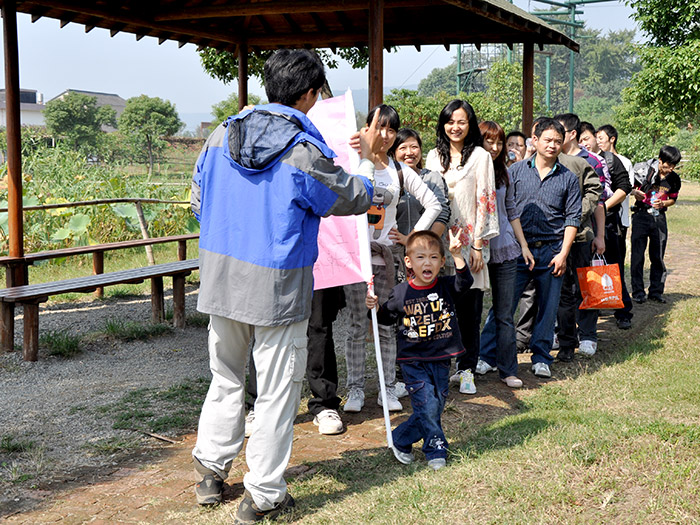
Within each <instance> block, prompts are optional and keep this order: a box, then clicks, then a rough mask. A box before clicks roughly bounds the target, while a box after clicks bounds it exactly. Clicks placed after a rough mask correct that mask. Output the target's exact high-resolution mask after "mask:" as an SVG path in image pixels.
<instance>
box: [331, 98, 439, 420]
mask: <svg viewBox="0 0 700 525" xmlns="http://www.w3.org/2000/svg"><path fill="white" fill-rule="evenodd" d="M376 111H379V119H378V125H379V126H380V127H381V134H382V137H383V138H384V142H383V145H382V150H381V153H380V154H379V156H378V160H377V161H376V162H375V165H374V169H375V171H374V197H373V199H372V207H371V208H370V209H369V211H368V212H367V219H368V222H369V238H370V244H371V249H372V273H373V274H374V293H375V295H377V296H378V297H379V302H380V303H384V302H385V301H387V300H388V299H389V292H390V291H391V289H392V288H393V287H394V285H395V284H396V282H395V272H394V257H393V255H392V251H391V247H392V245H393V244H394V241H393V240H392V238H393V237H394V236H395V234H393V233H392V230H394V232H395V231H396V205H397V203H398V202H399V197H400V194H401V193H402V192H403V191H404V190H405V191H407V192H409V193H410V194H411V195H413V196H414V197H416V198H417V199H418V201H419V202H420V203H421V205H422V206H423V208H424V210H425V211H424V212H423V214H422V215H421V217H420V219H419V220H418V222H417V223H416V225H415V227H414V229H415V230H427V229H429V228H430V226H431V225H432V224H433V222H434V221H435V219H436V218H437V216H438V215H439V214H440V203H439V202H438V199H437V197H435V194H434V193H433V192H432V191H430V188H428V186H427V185H426V184H425V183H424V182H423V180H422V179H421V177H420V176H419V175H418V174H417V173H416V172H415V171H414V170H413V169H412V168H410V167H409V166H407V165H406V164H403V163H400V162H396V161H394V160H392V159H390V158H389V156H388V155H387V152H388V151H389V148H391V146H392V145H393V144H394V141H395V140H396V132H397V131H398V130H399V128H400V127H401V120H400V119H399V114H398V113H397V112H396V110H395V109H394V108H393V107H392V106H388V105H386V104H380V105H379V106H376V107H374V108H373V109H372V110H371V111H370V112H369V114H368V115H367V125H369V124H370V123H371V122H372V119H373V118H374V114H375V112H376ZM344 289H345V299H346V302H347V306H348V311H349V314H350V327H349V331H348V338H347V341H346V345H345V358H346V362H347V374H348V375H347V389H348V396H347V400H346V402H345V405H344V406H343V410H344V411H345V412H359V411H360V410H362V407H363V406H364V402H365V394H364V387H365V359H366V353H367V352H366V343H365V338H366V336H367V332H368V329H369V319H368V317H367V307H366V306H365V296H366V295H367V285H366V284H365V283H358V284H350V285H347V286H345V287H344ZM379 341H380V344H381V354H382V368H383V369H384V380H385V382H386V385H387V400H388V405H389V406H388V408H389V410H392V411H396V410H401V409H402V408H403V407H402V406H401V402H400V401H399V400H398V398H397V397H396V394H395V392H394V383H395V380H396V337H395V330H394V327H391V326H383V325H379ZM378 403H379V404H380V405H381V396H380V397H379V399H378Z"/></svg>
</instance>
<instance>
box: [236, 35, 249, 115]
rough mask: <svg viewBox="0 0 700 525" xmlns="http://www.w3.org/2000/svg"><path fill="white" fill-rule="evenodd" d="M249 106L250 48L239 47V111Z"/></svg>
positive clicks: (242, 44) (244, 45)
mask: <svg viewBox="0 0 700 525" xmlns="http://www.w3.org/2000/svg"><path fill="white" fill-rule="evenodd" d="M247 105H248V46H247V45H246V44H244V43H241V44H239V45H238V111H239V112H240V111H243V108H244V107H245V106H247Z"/></svg>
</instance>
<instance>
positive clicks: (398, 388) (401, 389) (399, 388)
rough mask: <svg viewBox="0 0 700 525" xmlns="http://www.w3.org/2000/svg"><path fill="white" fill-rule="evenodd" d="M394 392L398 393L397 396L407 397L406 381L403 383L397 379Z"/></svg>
mask: <svg viewBox="0 0 700 525" xmlns="http://www.w3.org/2000/svg"><path fill="white" fill-rule="evenodd" d="M394 394H396V397H398V398H399V399H401V398H402V397H406V396H407V395H408V390H406V383H402V382H401V381H397V382H396V383H394Z"/></svg>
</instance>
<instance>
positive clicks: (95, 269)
mask: <svg viewBox="0 0 700 525" xmlns="http://www.w3.org/2000/svg"><path fill="white" fill-rule="evenodd" d="M102 273H105V252H103V251H97V252H92V274H93V275H100V274H102ZM104 294H105V289H104V287H102V286H98V287H97V289H96V290H95V297H103V296H104Z"/></svg>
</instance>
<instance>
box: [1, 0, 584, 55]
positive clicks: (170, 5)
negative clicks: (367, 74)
mask: <svg viewBox="0 0 700 525" xmlns="http://www.w3.org/2000/svg"><path fill="white" fill-rule="evenodd" d="M3 4H4V2H3V1H2V0H0V6H1V5H3ZM17 11H18V12H21V13H29V14H30V15H31V16H32V19H33V20H37V19H39V18H42V17H47V18H54V19H58V20H61V24H62V26H64V25H67V24H69V23H75V24H81V25H84V26H85V31H86V32H87V31H90V30H92V29H93V28H95V27H100V28H104V29H107V30H109V31H110V32H111V34H112V36H114V35H116V34H117V33H120V32H126V33H132V34H134V35H136V38H137V39H141V38H143V37H144V36H151V37H155V38H158V39H159V41H160V43H163V42H165V41H168V40H174V41H177V42H179V43H180V45H181V46H183V45H185V44H188V43H191V44H194V45H196V46H198V47H212V48H217V49H222V50H228V51H232V52H235V51H236V50H237V47H238V45H239V44H245V45H247V47H248V49H252V50H264V49H277V48H282V47H319V48H323V47H329V48H336V47H351V46H366V45H367V44H368V38H369V36H368V35H369V0H282V1H277V0H238V1H236V0H213V1H206V0H149V1H144V0H120V1H118V2H115V1H113V0H58V1H49V0H17ZM526 42H527V43H533V44H535V45H539V46H542V45H545V44H554V45H564V46H566V47H568V48H570V49H573V50H574V51H578V44H577V43H576V42H574V41H573V40H571V39H570V38H569V37H568V36H566V35H565V34H564V33H562V32H560V31H559V30H557V29H555V28H553V27H552V26H550V25H548V24H546V23H545V22H543V21H542V20H540V19H539V18H537V17H535V16H533V15H531V14H529V13H527V12H526V11H523V10H522V9H520V8H518V7H516V6H514V5H512V4H510V3H509V2H507V1H506V0H384V45H385V47H387V48H389V47H391V46H405V45H413V46H417V47H420V46H421V45H444V46H449V45H450V44H469V43H473V44H487V43H506V44H515V43H526Z"/></svg>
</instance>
